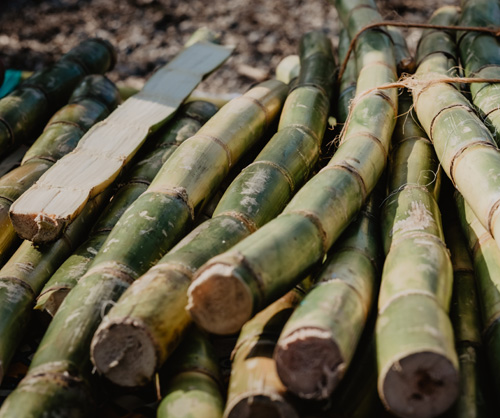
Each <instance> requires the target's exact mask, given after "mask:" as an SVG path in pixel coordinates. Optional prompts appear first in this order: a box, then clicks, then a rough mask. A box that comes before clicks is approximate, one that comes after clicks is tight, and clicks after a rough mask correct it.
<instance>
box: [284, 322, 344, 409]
mask: <svg viewBox="0 0 500 418" xmlns="http://www.w3.org/2000/svg"><path fill="white" fill-rule="evenodd" d="M274 359H275V361H276V368H277V371H278V375H279V377H280V379H281V381H282V382H283V384H284V385H285V386H286V387H287V388H288V390H290V391H291V392H293V393H294V394H295V395H298V396H299V397H301V398H304V399H316V400H320V399H327V398H328V397H329V396H330V395H331V394H332V392H333V391H334V390H335V388H336V387H337V385H338V383H339V382H340V380H341V379H342V377H343V376H344V372H345V370H346V364H345V361H344V358H343V356H342V354H341V352H340V349H339V347H338V345H337V344H336V343H335V341H334V339H333V337H332V334H331V332H329V331H326V330H322V329H319V328H299V329H296V330H294V331H293V332H291V333H290V334H288V335H287V336H286V337H284V338H280V340H279V341H278V344H277V345H276V349H275V352H274Z"/></svg>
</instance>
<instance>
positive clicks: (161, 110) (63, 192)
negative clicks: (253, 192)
mask: <svg viewBox="0 0 500 418" xmlns="http://www.w3.org/2000/svg"><path fill="white" fill-rule="evenodd" d="M230 53H231V49H228V48H224V47H222V46H218V45H215V44H212V43H210V42H197V43H195V44H194V45H191V46H190V47H188V48H186V49H184V50H183V51H182V52H181V53H180V54H179V55H178V56H177V57H176V58H175V59H174V60H172V61H171V62H169V63H168V64H167V65H166V66H164V67H162V68H161V69H160V70H158V71H157V72H156V73H155V74H154V75H153V76H152V77H151V78H150V79H149V80H148V81H147V83H146V84H145V85H144V87H143V89H142V90H141V91H140V92H139V93H137V94H135V95H134V96H132V97H130V98H129V99H127V100H126V101H125V102H124V103H123V104H122V105H121V106H120V107H119V108H118V109H116V110H115V111H114V112H112V113H111V114H110V115H109V117H107V118H106V119H105V120H103V121H102V122H100V123H99V124H97V125H96V126H94V127H93V128H92V129H91V130H90V131H89V132H88V133H87V134H85V136H84V137H83V138H82V140H81V141H80V142H79V144H78V146H77V147H76V148H75V150H74V151H73V152H72V153H71V154H69V155H67V156H65V157H64V158H61V159H60V160H59V161H58V162H57V163H56V164H54V166H53V167H51V169H50V170H48V171H47V172H46V173H45V174H44V175H43V176H42V177H41V178H40V179H39V180H38V181H37V183H36V184H35V185H34V186H32V187H31V188H30V189H29V190H28V191H26V192H25V193H24V194H23V195H22V196H21V197H20V198H19V199H18V200H17V201H16V202H15V203H14V204H13V205H12V207H11V210H10V217H11V220H12V224H13V225H14V228H15V229H16V232H17V233H18V234H19V236H21V237H22V238H24V239H29V240H31V241H33V242H35V243H44V242H50V241H52V240H54V239H55V238H57V236H58V235H59V234H60V233H61V231H62V230H63V229H64V228H65V227H66V226H67V225H68V224H69V223H71V222H72V220H73V219H74V217H75V216H76V215H77V214H78V213H79V212H80V210H81V208H82V207H83V205H84V204H85V202H86V201H87V200H88V199H91V198H92V197H93V196H95V195H96V194H99V193H101V192H102V191H103V190H105V189H106V188H107V187H108V186H109V185H110V184H112V183H113V181H114V180H115V179H116V177H117V176H118V175H119V174H120V172H121V171H122V169H123V168H124V166H125V165H126V164H127V163H128V162H129V161H130V160H131V158H132V157H133V156H134V155H135V154H136V152H137V151H138V150H139V148H140V147H141V145H142V144H143V143H144V141H145V139H146V137H147V136H148V134H150V133H151V132H154V131H155V130H157V129H158V128H159V127H160V126H161V125H163V124H164V123H166V122H167V121H168V120H169V119H170V118H171V117H172V116H173V114H174V112H175V111H176V110H177V109H178V108H179V106H180V105H181V103H182V102H183V101H184V99H185V98H186V97H187V96H188V95H189V94H190V93H191V91H192V90H193V89H194V88H195V87H196V86H197V85H198V84H199V83H200V82H201V80H202V79H203V77H204V76H205V75H207V74H209V73H211V72H212V71H214V70H215V69H216V68H218V67H219V66H220V65H221V64H222V63H223V62H224V61H225V60H226V59H227V58H228V57H229V55H230ZM103 138H106V139H107V141H106V144H107V145H106V146H103V145H102V143H103ZM230 153H231V152H230V151H229V154H230Z"/></svg>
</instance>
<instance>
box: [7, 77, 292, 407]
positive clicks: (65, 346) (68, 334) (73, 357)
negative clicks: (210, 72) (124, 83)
mask: <svg viewBox="0 0 500 418" xmlns="http://www.w3.org/2000/svg"><path fill="white" fill-rule="evenodd" d="M286 92H287V87H286V85H284V84H283V83H281V82H278V81H267V82H264V83H261V84H259V85H257V86H256V87H254V88H253V89H251V90H250V91H249V92H247V93H246V94H245V95H243V96H241V97H239V98H237V99H234V100H233V101H231V102H229V103H228V104H227V105H226V106H224V107H223V108H222V109H221V110H219V112H218V113H217V114H216V115H215V116H214V117H212V118H211V119H210V120H209V121H208V122H207V123H206V124H205V125H204V126H203V127H202V128H201V129H200V130H199V131H198V133H197V134H196V135H194V136H192V137H191V138H189V139H188V140H186V141H184V142H183V143H182V144H181V145H180V146H179V147H178V148H177V149H176V150H175V151H174V153H173V154H172V156H171V157H170V158H169V159H168V160H167V161H166V163H165V164H164V165H163V166H162V168H161V169H160V171H159V172H158V174H157V175H156V177H155V178H154V180H153V182H152V183H151V185H150V186H149V188H148V189H147V190H146V191H145V192H144V193H143V194H142V195H141V196H140V197H139V198H138V199H137V200H135V201H134V203H133V204H132V205H130V206H129V207H128V209H127V210H126V211H125V212H124V214H123V215H122V216H121V217H120V219H119V221H118V222H117V224H116V225H115V227H114V228H113V229H112V231H111V232H110V234H109V235H108V238H107V239H106V241H105V243H104V244H103V246H102V247H101V249H100V250H99V252H98V253H97V255H96V257H95V258H94V260H93V262H92V263H91V265H90V266H89V269H88V270H87V273H86V274H85V275H84V276H83V277H82V278H81V279H80V281H79V282H78V284H77V285H76V286H75V288H74V289H73V290H72V291H71V292H70V293H69V294H68V296H67V297H66V298H65V299H64V301H63V303H62V304H61V306H60V308H59V310H58V311H57V313H56V315H55V316H54V318H53V320H52V322H51V324H50V325H49V328H48V329H47V332H46V333H45V336H44V338H43V340H42V342H41V343H40V347H39V349H38V350H37V352H36V353H35V356H34V357H33V361H32V363H31V367H30V371H29V375H30V376H31V377H33V376H35V375H37V374H39V375H40V373H41V371H44V372H45V371H50V370H55V372H53V373H52V372H51V373H48V372H47V374H45V375H43V374H41V379H43V378H45V379H48V382H47V385H49V386H50V385H51V383H50V381H51V380H53V379H57V376H60V375H61V373H62V374H64V375H65V376H67V377H71V378H74V379H75V380H81V381H83V384H82V385H81V386H82V390H83V388H84V387H85V386H86V384H85V380H84V379H83V374H84V373H85V371H86V370H88V369H89V366H90V364H89V363H90V362H89V346H90V342H91V339H92V336H93V334H94V332H95V330H96V328H97V326H98V325H99V323H100V321H101V320H102V317H103V316H104V314H105V313H106V309H108V308H109V306H110V304H111V303H113V302H115V301H116V300H118V298H119V297H120V296H121V294H122V293H123V292H124V290H125V289H126V288H127V287H128V286H129V284H130V283H131V282H132V281H133V280H134V279H136V278H137V277H139V276H140V275H141V274H143V273H144V272H146V271H147V270H148V269H149V268H150V267H152V266H153V265H154V264H155V263H156V262H157V261H158V260H159V259H160V257H161V256H162V255H163V254H164V253H165V252H166V251H167V250H169V249H170V247H172V246H173V245H174V244H175V242H176V241H177V240H179V238H180V237H181V236H182V234H184V233H185V230H186V227H187V226H188V224H189V222H190V221H191V220H192V218H193V217H194V214H195V213H196V212H198V210H199V209H200V207H201V206H202V204H203V201H204V200H206V199H207V198H208V197H209V196H210V194H211V193H212V192H213V191H214V190H215V188H216V187H217V185H218V184H219V183H220V181H221V180H222V178H223V177H224V175H225V174H226V173H227V171H228V170H229V168H230V166H231V165H233V164H234V163H235V162H236V161H238V159H239V158H240V156H241V155H242V154H243V152H244V151H245V150H246V149H247V148H248V147H250V146H251V145H252V143H255V142H256V141H257V139H258V138H259V136H260V135H261V134H262V133H263V132H264V131H265V129H266V124H268V123H270V122H272V120H273V118H274V117H275V116H277V114H278V112H279V110H280V109H281V105H282V103H283V101H284V98H285V95H286ZM82 301H84V302H83V303H82ZM127 348H128V347H127V346H123V347H120V350H121V351H122V352H126V350H127ZM61 364H62V365H63V366H61ZM44 376H45V377H44ZM51 388H53V389H54V391H53V392H52V391H47V392H46V393H45V394H44V397H46V398H47V402H49V400H48V399H50V398H53V397H58V398H60V399H61V402H63V401H64V400H65V399H66V396H67V395H66V394H65V392H64V388H61V387H56V386H51ZM15 392H16V391H14V392H13V393H15ZM10 396H18V395H12V394H11V395H10ZM19 399H22V401H19V402H22V403H23V405H20V404H19V403H18V402H17V401H16V403H15V405H14V403H13V402H12V403H11V404H12V405H13V406H12V408H22V410H23V411H24V412H23V413H24V414H27V415H28V414H29V413H31V412H30V411H32V410H33V409H32V408H36V410H39V409H40V408H41V409H43V408H42V407H41V406H40V404H43V405H45V404H44V401H42V400H41V399H40V398H36V401H37V402H38V405H36V406H35V404H34V402H35V396H34V397H33V403H31V401H28V399H30V395H29V390H28V389H27V390H26V391H23V390H20V394H19ZM77 401H78V399H75V402H77ZM59 408H69V409H70V410H71V409H73V408H74V405H73V403H72V402H67V403H66V404H65V405H64V406H62V405H60V406H59ZM0 411H2V410H0ZM2 412H3V411H2ZM8 413H9V412H8V411H6V412H5V414H8ZM0 416H2V414H1V413H0Z"/></svg>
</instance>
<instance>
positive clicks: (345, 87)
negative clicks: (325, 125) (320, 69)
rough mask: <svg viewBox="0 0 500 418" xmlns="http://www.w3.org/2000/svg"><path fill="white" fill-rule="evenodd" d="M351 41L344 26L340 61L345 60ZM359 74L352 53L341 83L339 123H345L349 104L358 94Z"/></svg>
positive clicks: (338, 105) (341, 33)
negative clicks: (357, 82)
mask: <svg viewBox="0 0 500 418" xmlns="http://www.w3.org/2000/svg"><path fill="white" fill-rule="evenodd" d="M350 43H351V38H349V33H348V32H347V29H345V28H342V30H341V31H340V35H339V62H341V63H342V62H343V61H344V59H345V57H346V55H347V50H348V49H349V44H350ZM357 76H358V72H357V69H356V57H355V56H354V54H351V55H350V57H349V60H348V61H347V65H346V67H345V70H344V74H342V79H341V80H340V85H339V96H338V101H337V107H338V110H337V113H338V117H337V119H338V122H339V123H345V121H346V120H347V117H348V116H349V106H350V104H351V102H352V100H353V99H354V96H355V95H356V79H357Z"/></svg>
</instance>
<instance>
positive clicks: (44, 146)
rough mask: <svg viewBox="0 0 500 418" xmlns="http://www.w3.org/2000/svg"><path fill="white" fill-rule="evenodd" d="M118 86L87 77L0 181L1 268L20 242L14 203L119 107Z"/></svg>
mask: <svg viewBox="0 0 500 418" xmlns="http://www.w3.org/2000/svg"><path fill="white" fill-rule="evenodd" d="M119 102H120V97H119V94H118V90H117V88H116V87H115V85H114V84H113V83H112V82H111V81H109V80H108V79H107V78H105V77H104V76H102V75H90V76H87V77H85V78H84V79H83V80H82V81H81V82H80V84H79V85H78V86H77V87H76V89H75V90H74V92H73V94H72V95H71V98H70V100H69V104H68V105H66V106H64V107H63V108H62V109H60V110H59V111H58V112H56V113H55V114H54V116H53V117H52V118H51V119H50V121H49V123H48V124H47V126H46V127H45V129H44V131H43V133H42V134H41V135H40V136H39V137H38V139H37V140H36V141H35V143H34V144H33V145H32V146H31V147H30V148H29V149H28V151H27V152H26V154H25V155H24V157H23V159H22V162H21V165H20V166H19V167H18V168H16V169H15V170H12V171H10V172H9V173H7V174H6V175H4V176H3V177H1V178H0V264H2V263H3V262H4V261H5V260H6V259H8V257H9V255H10V254H11V252H12V249H13V247H15V244H16V243H17V242H19V239H18V237H17V235H16V232H15V230H14V227H13V226H12V223H11V221H10V219H9V209H10V207H11V205H12V203H13V202H15V201H16V199H18V198H19V196H21V195H22V194H23V193H24V192H25V191H26V190H27V189H28V188H30V187H31V186H32V185H33V184H34V183H35V182H36V181H37V180H38V179H39V178H40V176H41V175H42V174H43V173H44V172H45V171H47V170H48V169H49V168H50V167H52V166H53V165H54V163H55V162H56V161H57V160H59V159H60V158H62V157H63V156H64V155H66V154H68V153H69V152H71V151H72V150H73V149H74V148H75V147H76V145H77V143H78V141H79V140H80V138H81V137H82V136H83V135H84V134H85V132H86V131H88V130H89V129H90V128H91V127H92V125H94V124H95V123H97V122H99V121H100V120H102V119H104V118H105V117H106V116H107V115H108V114H109V113H110V112H112V111H113V109H114V108H116V106H117V105H118V104H119Z"/></svg>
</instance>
